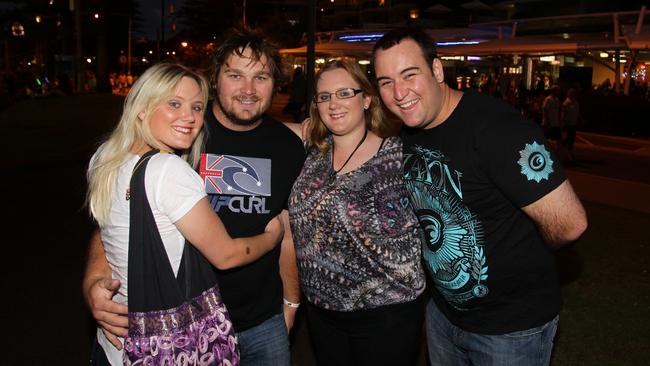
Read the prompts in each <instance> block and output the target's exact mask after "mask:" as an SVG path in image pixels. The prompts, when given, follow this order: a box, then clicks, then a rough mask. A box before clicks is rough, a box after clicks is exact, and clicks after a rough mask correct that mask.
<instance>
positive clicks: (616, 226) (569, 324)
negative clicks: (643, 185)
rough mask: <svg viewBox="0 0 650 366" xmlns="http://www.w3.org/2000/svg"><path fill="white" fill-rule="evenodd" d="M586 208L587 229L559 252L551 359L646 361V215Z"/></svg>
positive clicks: (649, 329) (649, 291)
mask: <svg viewBox="0 0 650 366" xmlns="http://www.w3.org/2000/svg"><path fill="white" fill-rule="evenodd" d="M586 208H587V212H588V215H589V220H590V221H589V229H588V230H587V232H586V233H585V235H584V236H583V237H582V238H581V240H580V241H579V242H578V243H577V244H576V245H575V246H573V247H571V248H569V249H567V250H564V251H561V252H559V253H558V262H559V268H560V273H561V276H562V280H563V287H562V294H563V297H564V307H563V310H562V313H561V314H560V323H559V324H560V325H559V329H558V334H557V337H556V346H555V351H554V354H553V359H552V365H554V366H561V365H648V364H650V361H649V359H650V273H649V270H650V239H648V235H647V233H646V231H645V229H647V228H650V215H644V214H640V213H637V212H633V211H626V210H621V209H615V208H611V207H608V206H602V205H597V204H591V203H586Z"/></svg>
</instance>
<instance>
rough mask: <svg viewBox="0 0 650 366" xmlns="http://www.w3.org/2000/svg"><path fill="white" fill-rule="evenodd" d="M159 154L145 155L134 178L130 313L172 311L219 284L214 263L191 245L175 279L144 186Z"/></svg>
mask: <svg viewBox="0 0 650 366" xmlns="http://www.w3.org/2000/svg"><path fill="white" fill-rule="evenodd" d="M157 153H158V150H151V151H149V152H147V153H146V154H144V155H143V156H142V158H140V160H139V161H138V163H137V164H136V166H135V168H133V175H132V176H131V186H130V214H129V215H130V227H129V264H128V286H129V294H128V297H129V301H128V303H129V311H137V312H144V311H152V310H163V309H170V308H173V307H176V306H178V305H180V304H182V303H183V302H184V301H186V300H190V299H191V298H194V297H196V296H198V295H200V294H201V293H202V292H203V291H205V290H207V289H208V288H211V287H213V286H215V284H216V283H217V279H216V275H215V273H214V271H213V269H212V265H211V264H210V262H208V260H207V259H206V258H205V257H204V256H203V255H202V254H201V253H200V252H199V251H198V250H197V249H196V248H195V247H194V246H193V245H192V244H191V243H190V242H187V241H186V242H185V247H184V249H183V259H182V260H181V265H180V268H179V269H178V277H177V278H176V277H175V276H174V271H173V269H172V266H171V263H170V262H169V257H168V256H167V251H166V250H165V247H164V245H163V242H162V239H161V237H160V233H159V232H158V227H157V225H156V221H155V219H154V216H153V213H152V212H151V207H150V205H149V201H148V200H147V194H146V191H145V185H144V177H145V171H146V167H147V163H148V162H149V159H150V158H151V157H152V156H154V155H155V154H157Z"/></svg>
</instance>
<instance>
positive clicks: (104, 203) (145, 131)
mask: <svg viewBox="0 0 650 366" xmlns="http://www.w3.org/2000/svg"><path fill="white" fill-rule="evenodd" d="M183 77H188V78H191V79H193V80H195V81H196V82H197V83H198V84H199V87H200V88H201V99H202V101H203V105H204V106H206V105H207V100H208V84H207V82H206V79H205V78H204V77H203V76H202V75H200V74H198V73H196V72H194V71H192V70H190V69H188V68H186V67H185V66H182V65H179V64H173V63H159V64H156V65H154V66H152V67H150V68H149V69H147V70H146V71H145V72H144V73H143V74H142V75H141V76H140V77H139V78H138V79H137V81H136V82H135V83H134V84H133V87H132V88H131V90H130V91H129V94H128V95H127V96H126V99H125V100H124V108H123V111H122V116H121V117H120V121H119V123H118V125H117V127H116V128H115V130H113V132H112V133H111V135H110V136H109V137H108V139H107V140H106V141H105V142H104V143H103V144H102V145H101V146H100V147H99V149H98V150H97V152H96V153H95V157H94V160H93V161H92V162H91V164H90V167H89V169H88V192H87V194H86V205H87V206H88V209H89V211H90V214H91V215H92V217H94V219H95V220H96V221H97V223H98V224H99V225H100V226H103V225H105V224H107V223H108V219H109V215H110V210H111V202H112V198H113V195H114V194H115V192H114V190H115V185H116V184H117V176H118V172H119V168H120V166H121V165H122V164H123V163H124V160H125V158H126V156H127V155H128V154H129V150H130V149H131V148H133V147H134V145H135V144H139V143H143V144H147V145H149V146H151V147H152V148H155V149H161V150H165V148H164V146H162V145H161V144H160V143H159V142H158V141H157V140H156V139H155V138H154V136H153V135H152V134H151V129H150V126H149V120H150V118H151V115H153V114H154V112H155V111H156V110H157V109H158V108H160V107H161V106H162V105H163V104H164V103H165V102H166V101H167V99H169V98H170V97H171V96H172V95H173V93H174V92H175V90H176V87H177V86H178V84H179V83H180V81H181V79H182V78H183ZM141 112H144V119H143V120H141V119H140V118H139V117H138V115H139V114H140V113H141ZM204 131H205V130H204V129H203V128H202V129H201V131H200V132H199V134H198V136H197V138H196V140H195V141H194V143H193V144H192V146H191V147H190V148H189V149H187V150H184V151H180V153H181V156H182V157H183V159H185V160H186V161H188V163H190V165H192V166H193V167H195V168H196V166H197V165H198V163H199V160H200V156H201V148H202V147H203V140H204V134H205V132H204Z"/></svg>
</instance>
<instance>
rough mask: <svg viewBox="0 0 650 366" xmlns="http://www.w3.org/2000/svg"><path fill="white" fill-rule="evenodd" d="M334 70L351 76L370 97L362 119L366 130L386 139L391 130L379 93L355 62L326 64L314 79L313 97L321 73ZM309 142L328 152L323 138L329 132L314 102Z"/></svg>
mask: <svg viewBox="0 0 650 366" xmlns="http://www.w3.org/2000/svg"><path fill="white" fill-rule="evenodd" d="M336 69H343V70H345V71H347V72H348V74H350V76H352V79H353V80H354V81H355V82H356V83H357V84H359V89H361V90H362V91H363V95H365V96H369V97H370V106H369V107H368V109H366V110H365V111H364V118H365V122H366V128H367V129H369V130H371V131H372V132H374V133H375V134H376V135H377V136H379V137H388V136H389V135H390V133H391V132H392V130H394V128H392V126H391V121H390V120H388V119H387V118H386V114H385V113H384V110H383V108H382V106H381V101H380V99H379V93H378V92H377V89H376V88H375V87H374V86H373V84H372V83H371V82H370V81H369V80H368V78H367V77H366V75H365V74H364V72H363V70H361V67H359V65H357V64H356V63H355V62H352V61H348V60H333V61H330V62H328V63H326V64H325V65H324V66H323V67H322V68H321V69H320V70H319V71H318V73H317V74H316V76H315V77H314V95H316V92H317V90H316V89H317V87H318V81H319V80H320V78H321V76H322V75H323V73H325V72H327V71H332V70H336ZM309 118H310V123H309V141H311V143H312V144H314V145H316V147H317V148H318V150H320V151H321V152H326V151H328V149H329V148H328V145H327V143H326V142H325V138H326V137H327V136H328V135H329V134H330V131H329V130H328V129H327V127H326V126H325V123H324V122H323V120H322V119H321V118H320V114H319V113H318V106H317V105H316V103H314V101H312V102H311V104H310V106H309Z"/></svg>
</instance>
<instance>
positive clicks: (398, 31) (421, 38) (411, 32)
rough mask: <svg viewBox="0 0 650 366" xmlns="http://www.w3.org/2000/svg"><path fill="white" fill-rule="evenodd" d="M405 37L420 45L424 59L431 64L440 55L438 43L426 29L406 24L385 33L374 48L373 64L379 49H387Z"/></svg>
mask: <svg viewBox="0 0 650 366" xmlns="http://www.w3.org/2000/svg"><path fill="white" fill-rule="evenodd" d="M405 39H411V40H413V41H414V42H415V43H417V45H418V46H420V50H421V51H422V56H424V59H425V60H426V61H427V63H428V64H429V65H431V64H432V63H433V60H434V59H435V58H436V57H438V53H437V52H436V43H435V41H434V40H433V38H431V36H429V34H427V32H425V31H424V29H422V28H420V27H416V26H406V27H400V28H394V29H392V30H390V31H389V32H387V33H386V34H384V36H383V37H381V38H380V39H379V41H377V43H375V46H374V47H373V48H372V62H373V64H374V62H375V57H376V55H377V51H379V50H387V49H389V48H391V47H393V46H395V45H397V44H398V43H400V42H402V41H403V40H405Z"/></svg>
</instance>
